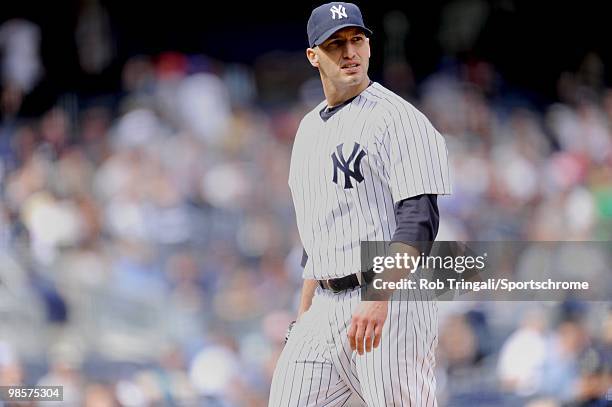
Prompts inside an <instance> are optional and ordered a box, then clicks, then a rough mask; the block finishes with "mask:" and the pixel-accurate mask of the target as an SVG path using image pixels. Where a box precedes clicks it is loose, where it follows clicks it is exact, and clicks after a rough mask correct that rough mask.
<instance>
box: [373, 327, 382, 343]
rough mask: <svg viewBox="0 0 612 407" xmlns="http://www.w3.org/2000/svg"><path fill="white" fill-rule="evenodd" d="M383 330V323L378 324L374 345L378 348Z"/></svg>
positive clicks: (375, 330)
mask: <svg viewBox="0 0 612 407" xmlns="http://www.w3.org/2000/svg"><path fill="white" fill-rule="evenodd" d="M382 330H383V325H382V324H377V325H376V328H375V329H374V347H375V348H378V345H380V340H381V338H382Z"/></svg>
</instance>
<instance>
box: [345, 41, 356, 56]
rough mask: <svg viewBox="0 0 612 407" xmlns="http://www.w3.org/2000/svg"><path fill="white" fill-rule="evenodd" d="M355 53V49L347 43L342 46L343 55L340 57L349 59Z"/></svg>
mask: <svg viewBox="0 0 612 407" xmlns="http://www.w3.org/2000/svg"><path fill="white" fill-rule="evenodd" d="M356 53H357V47H356V46H355V44H353V43H352V42H350V41H347V42H346V44H345V45H344V54H343V55H342V56H343V57H344V58H347V59H351V58H353V57H354V56H355V54H356Z"/></svg>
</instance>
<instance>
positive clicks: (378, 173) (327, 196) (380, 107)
mask: <svg viewBox="0 0 612 407" xmlns="http://www.w3.org/2000/svg"><path fill="white" fill-rule="evenodd" d="M307 32H308V40H309V48H308V49H307V50H306V56H307V58H308V61H309V62H310V64H311V65H312V66H313V67H315V68H316V69H318V71H319V74H320V77H321V82H322V84H323V90H324V93H325V100H324V101H323V102H321V103H320V104H319V105H318V106H317V107H315V108H314V109H313V110H312V111H311V112H309V113H308V114H307V115H306V116H305V117H304V118H303V120H302V122H301V123H300V126H299V129H298V132H297V135H296V138H295V142H294V146H293V152H292V157H291V167H290V171H289V186H290V189H291V193H292V197H293V201H294V205H295V211H296V219H297V224H298V230H299V234H300V238H301V240H302V244H303V246H304V252H305V256H304V262H303V265H304V266H305V268H304V273H303V276H304V279H305V280H304V286H303V289H302V297H301V304H300V309H299V312H298V318H297V322H295V324H294V325H293V327H292V329H291V332H290V334H288V340H287V343H286V344H285V348H284V349H283V352H282V354H281V356H280V359H279V361H278V364H277V366H276V370H275V372H274V377H273V380H272V387H271V393H270V402H269V405H270V406H282V407H288V406H342V405H345V404H346V403H347V402H348V400H349V399H351V400H359V401H360V403H361V404H363V405H367V406H435V405H436V398H435V390H436V384H435V383H436V382H435V377H434V363H435V361H434V351H435V347H436V344H437V308H436V303H435V302H434V301H426V298H424V297H423V296H422V294H421V293H418V292H416V291H409V290H405V291H399V290H398V291H395V292H384V293H383V294H384V296H383V297H382V298H381V299H380V300H378V301H364V300H362V298H361V295H360V287H362V286H363V285H364V284H366V283H368V282H370V281H372V279H373V277H374V276H373V274H372V272H365V273H362V272H360V270H361V264H360V261H361V258H360V243H361V242H362V241H389V242H393V243H391V246H392V248H393V251H396V252H403V253H409V254H411V255H418V253H419V252H420V251H421V250H422V249H421V248H420V247H419V246H418V245H417V244H416V242H431V241H433V240H434V239H435V236H436V234H437V229H438V219H439V218H438V207H437V195H441V194H449V193H450V192H451V186H450V182H449V168H448V161H447V150H446V144H445V142H444V139H443V137H442V136H441V135H440V134H439V133H438V131H436V129H435V128H434V127H433V126H432V125H431V123H430V122H429V121H428V120H427V118H426V117H425V116H424V115H423V114H421V113H420V112H419V111H418V110H417V109H415V108H414V107H413V106H412V105H411V104H409V103H408V102H406V101H405V100H403V99H402V98H400V97H399V96H397V95H396V94H394V93H393V92H391V91H390V90H388V89H386V88H385V87H383V86H382V85H380V84H378V83H375V82H372V81H370V79H369V78H368V62H369V58H370V43H369V41H370V39H369V36H370V35H371V33H372V32H371V31H370V30H369V29H368V28H366V26H365V25H364V22H363V18H362V15H361V11H360V10H359V8H358V7H357V6H356V5H354V4H350V3H342V2H334V3H329V4H325V5H322V6H320V7H317V8H315V9H314V10H313V11H312V14H311V16H310V19H309V21H308V26H307ZM398 278H399V277H398Z"/></svg>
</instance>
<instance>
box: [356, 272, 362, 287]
mask: <svg viewBox="0 0 612 407" xmlns="http://www.w3.org/2000/svg"><path fill="white" fill-rule="evenodd" d="M355 275H356V276H357V281H358V282H359V287H361V286H362V285H363V273H362V272H361V270H359V271H358V272H356V273H355Z"/></svg>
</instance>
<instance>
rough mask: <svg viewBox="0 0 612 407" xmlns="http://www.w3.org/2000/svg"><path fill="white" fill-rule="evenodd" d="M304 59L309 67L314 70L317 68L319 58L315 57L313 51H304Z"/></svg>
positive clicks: (310, 49)
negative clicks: (312, 67) (306, 59)
mask: <svg viewBox="0 0 612 407" xmlns="http://www.w3.org/2000/svg"><path fill="white" fill-rule="evenodd" d="M306 58H308V61H309V62H310V65H312V66H314V67H315V68H318V67H319V56H318V55H317V53H316V52H315V50H314V49H312V48H308V49H306Z"/></svg>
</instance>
